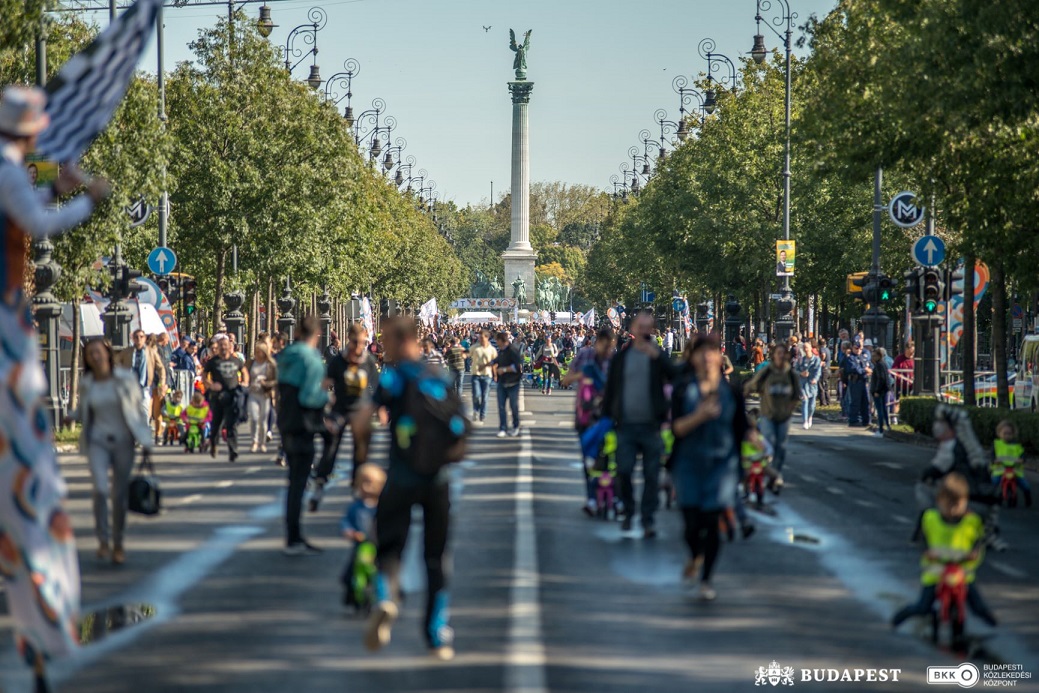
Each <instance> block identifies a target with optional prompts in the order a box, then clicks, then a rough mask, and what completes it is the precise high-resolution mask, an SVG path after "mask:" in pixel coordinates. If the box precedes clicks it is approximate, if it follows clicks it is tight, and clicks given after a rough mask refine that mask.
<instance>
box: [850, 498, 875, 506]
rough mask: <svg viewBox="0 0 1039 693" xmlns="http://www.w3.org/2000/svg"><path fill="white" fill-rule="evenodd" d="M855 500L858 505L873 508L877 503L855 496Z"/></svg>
mask: <svg viewBox="0 0 1039 693" xmlns="http://www.w3.org/2000/svg"><path fill="white" fill-rule="evenodd" d="M855 502H856V503H858V504H859V505H861V506H862V507H863V508H875V507H877V504H876V503H874V502H873V501H868V500H862V499H861V498H856V499H855Z"/></svg>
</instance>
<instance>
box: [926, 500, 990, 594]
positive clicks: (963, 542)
mask: <svg viewBox="0 0 1039 693" xmlns="http://www.w3.org/2000/svg"><path fill="white" fill-rule="evenodd" d="M920 525H921V528H922V530H923V534H924V539H925V540H926V542H927V549H928V550H929V551H935V552H937V553H938V559H937V560H932V559H929V558H927V556H924V557H923V558H921V559H920V568H921V569H922V570H923V573H922V575H921V576H920V583H921V584H923V585H925V586H932V585H937V584H938V581H939V580H940V579H941V577H942V571H943V570H944V569H945V564H946V563H948V562H957V563H960V564H961V565H962V566H963V570H964V572H966V574H967V582H968V583H971V582H974V573H975V572H976V571H977V569H978V565H980V564H981V559H982V549H981V539H982V537H983V536H984V534H985V529H984V526H983V525H982V522H981V518H980V517H978V515H977V514H976V513H972V512H968V513H967V514H966V515H964V516H963V517H962V518H960V521H959V522H955V523H951V522H947V521H946V520H945V519H944V518H943V517H942V514H941V513H940V512H938V510H937V509H935V508H931V509H930V510H926V511H924V514H923V518H921V520H920ZM975 547H977V548H978V557H977V559H975V560H970V561H968V560H967V556H969V555H970V553H971V552H972V551H973V550H974V548H975Z"/></svg>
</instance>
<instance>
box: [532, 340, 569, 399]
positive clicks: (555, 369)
mask: <svg viewBox="0 0 1039 693" xmlns="http://www.w3.org/2000/svg"><path fill="white" fill-rule="evenodd" d="M558 357H559V347H557V346H556V345H555V343H553V342H552V335H545V343H544V344H542V345H541V348H540V349H538V353H537V355H536V356H535V357H534V361H535V362H536V361H540V362H541V394H543V395H551V394H552V378H553V377H555V379H556V380H561V379H562V375H561V374H560V372H559V361H558Z"/></svg>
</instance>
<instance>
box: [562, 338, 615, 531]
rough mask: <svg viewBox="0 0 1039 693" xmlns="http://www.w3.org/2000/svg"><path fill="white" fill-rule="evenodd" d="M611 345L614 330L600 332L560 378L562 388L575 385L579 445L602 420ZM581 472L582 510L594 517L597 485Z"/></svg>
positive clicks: (586, 470) (578, 353) (585, 469)
mask: <svg viewBox="0 0 1039 693" xmlns="http://www.w3.org/2000/svg"><path fill="white" fill-rule="evenodd" d="M613 344H614V342H613V330H611V329H610V328H609V327H604V328H602V329H601V330H599V334H598V335H597V336H596V338H595V341H594V343H592V344H589V345H588V346H586V347H583V348H582V349H581V350H580V351H578V352H577V356H575V357H574V360H573V362H572V363H571V364H570V369H569V370H568V371H567V373H566V377H564V378H563V386H565V387H569V386H570V385H572V384H575V383H577V384H578V388H577V397H575V398H574V403H575V407H576V411H575V414H574V428H575V429H576V430H577V439H578V441H580V440H581V436H582V435H584V432H585V431H587V430H588V429H589V428H591V427H592V426H594V425H595V424H596V423H598V421H599V419H601V418H602V394H603V391H604V390H605V389H606V377H607V373H608V372H609V366H610V359H611V357H612V356H613V353H614V349H613ZM581 469H582V470H583V471H584V482H585V491H586V493H587V499H586V500H585V504H584V508H583V510H584V512H585V514H586V515H588V516H589V517H594V516H595V512H596V509H597V508H598V504H597V502H596V490H597V486H598V484H597V483H596V481H595V480H594V479H593V478H592V476H591V474H590V473H589V470H588V467H587V465H585V464H582V465H581Z"/></svg>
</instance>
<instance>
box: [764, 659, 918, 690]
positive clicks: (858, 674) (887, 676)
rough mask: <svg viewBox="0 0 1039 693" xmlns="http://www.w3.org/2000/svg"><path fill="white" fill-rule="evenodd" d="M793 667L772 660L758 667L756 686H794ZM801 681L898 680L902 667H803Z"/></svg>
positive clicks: (795, 671)
mask: <svg viewBox="0 0 1039 693" xmlns="http://www.w3.org/2000/svg"><path fill="white" fill-rule="evenodd" d="M797 671H798V670H796V669H794V668H793V667H784V666H782V665H781V664H779V662H777V661H775V660H772V663H771V664H769V665H768V667H758V670H757V671H756V672H755V676H754V685H755V686H793V685H794V680H795V679H794V677H795V676H796V675H797ZM800 673H801V676H800V681H801V683H812V682H816V683H854V682H857V681H869V682H878V683H886V682H889V681H890V682H892V683H894V682H897V681H898V677H899V675H900V674H901V673H902V670H901V669H801V670H800Z"/></svg>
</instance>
